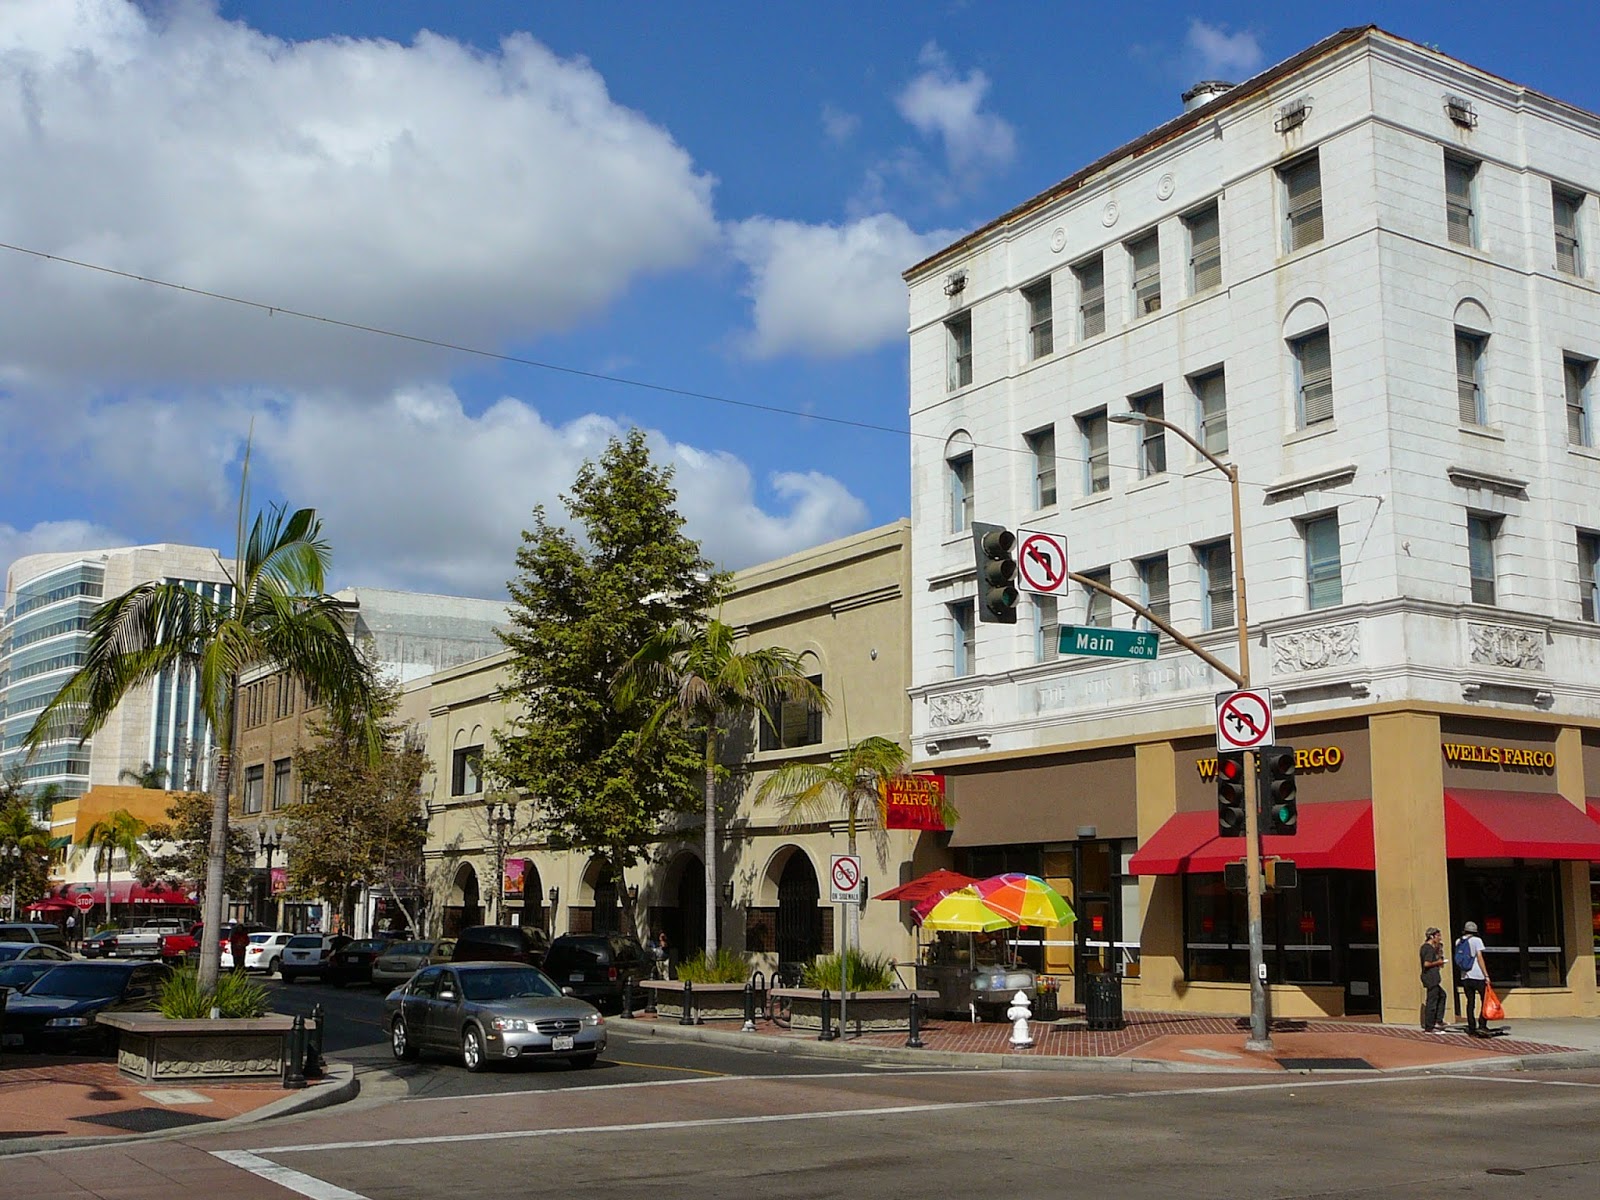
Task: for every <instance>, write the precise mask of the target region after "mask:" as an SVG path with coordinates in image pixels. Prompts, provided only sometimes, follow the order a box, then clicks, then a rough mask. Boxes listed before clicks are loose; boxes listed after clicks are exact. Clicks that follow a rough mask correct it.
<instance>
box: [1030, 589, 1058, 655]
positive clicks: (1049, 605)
mask: <svg viewBox="0 0 1600 1200" xmlns="http://www.w3.org/2000/svg"><path fill="white" fill-rule="evenodd" d="M1060 654H1061V618H1060V616H1059V615H1058V608H1057V603H1056V598H1055V597H1054V596H1044V595H1041V594H1039V593H1038V592H1035V593H1034V594H1033V661H1034V662H1050V661H1052V660H1054V659H1055V658H1057V657H1059V656H1060Z"/></svg>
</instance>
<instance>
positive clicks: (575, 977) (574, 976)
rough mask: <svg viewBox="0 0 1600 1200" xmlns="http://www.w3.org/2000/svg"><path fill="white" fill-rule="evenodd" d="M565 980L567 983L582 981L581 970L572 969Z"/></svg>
mask: <svg viewBox="0 0 1600 1200" xmlns="http://www.w3.org/2000/svg"><path fill="white" fill-rule="evenodd" d="M567 982H568V983H582V982H583V972H582V971H574V972H573V973H572V974H571V975H568V976H567Z"/></svg>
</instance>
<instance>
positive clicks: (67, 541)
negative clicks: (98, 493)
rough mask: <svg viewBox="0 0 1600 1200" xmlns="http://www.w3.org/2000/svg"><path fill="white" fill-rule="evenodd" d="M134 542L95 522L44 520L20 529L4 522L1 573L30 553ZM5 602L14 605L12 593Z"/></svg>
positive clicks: (0, 540) (1, 524)
mask: <svg viewBox="0 0 1600 1200" xmlns="http://www.w3.org/2000/svg"><path fill="white" fill-rule="evenodd" d="M131 545H133V539H131V538H129V537H127V536H126V535H124V534H121V533H118V532H117V531H116V530H115V529H107V528H106V527H105V526H104V525H97V524H95V523H94V522H93V521H79V520H71V521H40V522H39V523H37V524H36V525H32V526H30V527H29V528H27V529H18V528H17V527H16V526H14V525H8V524H6V523H5V522H3V521H0V570H7V571H9V569H10V566H11V564H12V563H14V562H16V561H17V559H19V558H24V557H26V556H27V555H29V554H66V553H70V552H72V551H77V550H108V549H111V548H112V547H115V546H131ZM5 603H7V604H10V603H11V596H10V595H9V594H8V595H7V596H6V598H5Z"/></svg>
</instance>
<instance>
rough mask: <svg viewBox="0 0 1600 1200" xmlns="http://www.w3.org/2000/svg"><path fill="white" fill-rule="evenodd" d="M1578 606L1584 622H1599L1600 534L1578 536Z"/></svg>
mask: <svg viewBox="0 0 1600 1200" xmlns="http://www.w3.org/2000/svg"><path fill="white" fill-rule="evenodd" d="M1578 605H1579V608H1580V609H1581V610H1582V612H1583V619H1584V620H1585V621H1597V620H1600V534H1595V533H1580V534H1578Z"/></svg>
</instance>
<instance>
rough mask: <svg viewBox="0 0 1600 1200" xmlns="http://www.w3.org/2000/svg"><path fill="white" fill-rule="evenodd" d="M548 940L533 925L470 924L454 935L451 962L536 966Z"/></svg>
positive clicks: (547, 945) (542, 932) (547, 947)
mask: <svg viewBox="0 0 1600 1200" xmlns="http://www.w3.org/2000/svg"><path fill="white" fill-rule="evenodd" d="M549 948H550V939H549V937H548V936H547V935H546V934H545V931H544V930H542V929H538V928H535V927H534V926H532V925H469V926H467V927H466V928H465V929H463V930H462V931H461V932H460V933H458V934H457V935H456V948H455V950H454V951H453V952H452V953H451V955H450V961H451V962H519V963H527V964H528V966H530V967H537V966H538V965H539V964H540V963H541V962H543V961H544V953H545V951H546V950H548V949H549Z"/></svg>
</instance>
